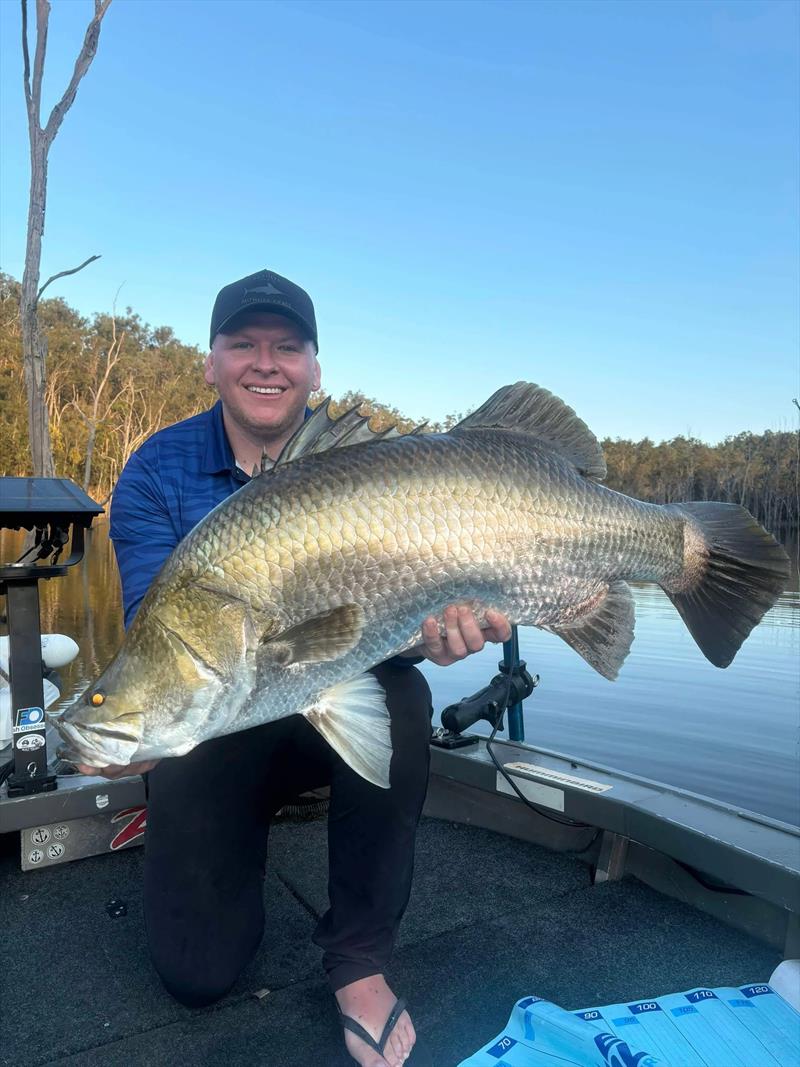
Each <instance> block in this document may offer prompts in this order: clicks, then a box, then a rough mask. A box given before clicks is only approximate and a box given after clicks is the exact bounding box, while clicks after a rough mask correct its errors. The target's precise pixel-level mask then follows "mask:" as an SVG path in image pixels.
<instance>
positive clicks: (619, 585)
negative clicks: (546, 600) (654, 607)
mask: <svg viewBox="0 0 800 1067" xmlns="http://www.w3.org/2000/svg"><path fill="white" fill-rule="evenodd" d="M633 623H634V606H633V594H632V593H631V590H630V586H629V585H628V584H627V582H613V583H612V584H611V585H610V586H609V587H608V589H605V590H603V592H602V593H601V594H600V595H599V596H598V597H595V598H594V599H593V600H592V601H591V603H589V604H587V605H585V609H584V610H583V611H582V613H581V614H580V615H578V617H577V618H575V619H573V620H572V621H571V622H564V623H559V624H557V625H552V624H551V625H548V626H546V627H544V628H545V629H547V630H551V631H552V632H553V633H554V634H558V636H559V637H561V638H563V640H564V641H566V642H567V644H568V645H570V646H571V647H572V648H574V649H575V651H576V652H577V653H578V655H579V656H583V658H584V659H585V660H586V662H587V663H588V664H589V666H590V667H594V669H595V670H596V671H597V672H598V673H599V674H602V675H603V677H604V678H608V679H609V680H610V681H612V682H613V680H614V679H615V678H616V677H617V673H618V672H619V669H620V667H621V666H622V664H623V662H624V660H625V657H626V656H627V655H628V652H629V651H630V647H631V642H632V641H633Z"/></svg>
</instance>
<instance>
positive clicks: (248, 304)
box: [208, 270, 319, 347]
mask: <svg viewBox="0 0 800 1067" xmlns="http://www.w3.org/2000/svg"><path fill="white" fill-rule="evenodd" d="M243 311H274V312H275V314H276V315H285V316H286V317H287V318H288V319H293V320H294V321H295V322H296V323H297V325H298V326H300V327H301V328H302V329H303V331H304V332H305V333H307V334H308V336H309V337H310V338H311V340H312V341H313V342H314V344H315V345H317V347H319V342H318V340H317V320H316V318H315V317H314V305H313V304H312V303H311V297H310V296H309V295H308V293H307V292H306V291H305V289H301V288H300V286H299V285H295V284H294V282H290V281H289V279H288V278H282V277H281V275H280V274H276V273H275V272H274V271H271V270H260V271H257V272H256V273H255V274H248V276H247V277H246V278H240V279H239V281H238V282H231V284H230V285H226V286H225V288H224V289H220V291H219V292H218V293H217V299H216V300H215V301H214V310H213V311H212V312H211V338H210V340H209V342H208V343H209V346H211V345H213V344H214V338H215V337H216V336H217V334H218V333H219V332H220V331H223V332H224V330H225V327H226V326H227V325H229V323H231V322H232V320H233V319H235V318H236V316H237V315H239V314H241V312H243Z"/></svg>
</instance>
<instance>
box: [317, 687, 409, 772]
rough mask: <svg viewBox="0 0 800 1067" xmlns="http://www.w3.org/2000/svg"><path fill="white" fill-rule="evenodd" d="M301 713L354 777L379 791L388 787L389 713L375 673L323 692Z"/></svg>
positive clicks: (389, 759) (390, 747)
mask: <svg viewBox="0 0 800 1067" xmlns="http://www.w3.org/2000/svg"><path fill="white" fill-rule="evenodd" d="M302 714H303V715H304V716H305V717H306V718H307V719H308V721H309V722H310V723H311V725H312V726H314V727H316V729H317V730H319V732H320V733H321V734H322V736H323V737H324V738H325V740H326V741H327V742H328V744H329V745H330V746H331V747H332V748H333V749H334V751H336V752H337V753H338V755H340V756H341V757H342V759H343V760H344V761H345V763H346V764H347V765H348V766H349V767H352V768H353V770H354V771H356V773H357V774H360V775H361V777H362V778H366V780H367V781H368V782H372V784H373V785H377V786H380V787H381V789H388V788H389V765H390V763H391V760H392V739H391V732H390V728H389V712H388V710H387V708H386V694H385V693H384V691H383V687H382V686H381V684H380V682H379V681H378V680H377V678H376V677H375V675H374V674H361V675H359V676H358V677H357V678H353V679H351V680H350V681H348V682H341V683H340V684H339V685H335V686H333V687H332V688H330V689H326V690H325V691H324V692H322V693H321V694H320V695H319V697H318V698H317V700H316V701H315V703H314V704H313V705H312V706H311V707H310V708H307V709H306V710H305V711H304V712H302Z"/></svg>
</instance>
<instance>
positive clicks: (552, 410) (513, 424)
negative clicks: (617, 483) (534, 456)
mask: <svg viewBox="0 0 800 1067" xmlns="http://www.w3.org/2000/svg"><path fill="white" fill-rule="evenodd" d="M489 428H493V429H496V430H518V431H520V432H521V433H527V434H530V435H531V436H532V437H535V438H537V440H539V441H541V443H542V444H543V445H546V446H547V447H548V448H551V449H552V450H553V451H554V452H558V453H559V455H561V456H564V457H565V458H566V459H568V460H569V461H570V463H572V464H573V465H574V466H575V467H576V468H577V469H578V471H580V473H581V474H583V475H586V477H588V478H596V479H597V480H601V479H603V478H605V476H606V461H605V459H604V458H603V450H602V448H601V447H600V443H599V441H598V440H597V438H596V437H595V435H594V434H593V433H592V431H591V430H590V429H589V427H588V426H587V425H586V423H585V422H584V421H583V419H579V418H578V416H577V415H576V414H575V412H574V411H573V410H572V408H571V407H568V406H567V405H566V404H565V403H564V401H563V400H559V398H558V397H557V396H553V394H552V393H550V392H548V391H547V389H542V388H541V387H540V386H538V385H533V384H531V383H530V382H517V383H516V384H515V385H505V386H503V388H502V389H498V390H497V392H496V393H494V394H493V395H492V396H490V397H489V399H488V400H487V401H486V403H485V404H482V405H481V406H480V407H479V408H478V410H477V411H473V412H472V414H471V415H467V417H466V418H465V419H462V420H461V422H459V423H458V425H456V426H454V427H453V429H452V430H450V433H461V432H462V431H465V430H477V429H489Z"/></svg>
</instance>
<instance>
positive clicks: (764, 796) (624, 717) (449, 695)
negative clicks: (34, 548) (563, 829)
mask: <svg viewBox="0 0 800 1067" xmlns="http://www.w3.org/2000/svg"><path fill="white" fill-rule="evenodd" d="M19 543H20V538H19V535H17V534H11V533H9V532H8V531H0V559H2V560H3V561H4V562H6V561H10V560H11V559H14V558H16V555H18V554H19V553H18V552H15V549H16V546H17V545H18V544H19ZM793 587H794V589H796V588H797V582H796V575H795V581H794V582H793ZM40 589H41V616H42V630H43V632H50V633H65V634H69V635H70V636H71V637H74V638H75V640H76V641H78V643H79V645H80V648H81V652H80V655H79V657H78V658H77V659H76V660H75V661H74V662H73V663H72V664H70V666H69V667H67V668H65V669H64V670H63V671H62V680H63V683H64V686H63V691H62V699H61V701H60V702H59V704H58V705H57V707H64V706H66V705H67V704H69V703H71V702H72V701H73V700H74V699H75V698H76V697H77V696H79V695H80V694H81V693H82V692H83V691H84V689H85V688H86V687H87V685H89V684H90V683H91V682H92V681H93V680H94V679H95V678H97V676H98V675H99V674H100V673H101V671H102V670H103V668H104V666H105V665H106V664H107V663H108V661H109V660H110V658H111V656H112V655H113V653H114V652H115V651H116V649H117V647H118V646H119V643H120V641H121V639H122V607H121V599H120V591H119V579H118V575H117V568H116V563H115V561H114V554H113V551H112V550H111V546H110V543H109V540H108V525H107V522H106V521H105V520H100V521H99V522H97V523H96V524H95V527H94V529H93V530H91V531H89V533H88V536H87V543H86V556H85V559H84V561H83V563H82V564H80V565H78V566H76V567H73V568H71V569H70V571H69V572H68V574H67V576H66V577H64V578H57V579H52V580H50V581H46V582H42V583H41V585H40ZM634 596H635V599H636V639H635V641H634V643H633V648H632V649H631V653H630V655H629V657H628V660H627V661H626V663H625V665H624V667H623V669H622V672H621V674H620V677H619V679H618V681H617V682H615V683H611V682H607V681H606V680H605V679H603V678H601V677H600V676H599V675H598V674H596V673H595V672H594V671H593V670H592V669H591V668H590V667H588V666H587V665H586V664H585V663H584V662H583V660H581V659H580V658H579V657H578V656H577V654H576V653H575V652H573V651H572V650H571V649H570V648H568V646H567V645H565V644H564V643H563V642H562V641H560V640H559V639H558V638H556V637H554V636H552V635H550V634H545V633H541V632H540V631H537V630H532V629H523V630H521V631H520V646H521V652H522V656H523V658H524V659H526V660H527V662H528V666H529V668H530V669H531V670H532V671H533V672H538V673H539V674H540V675H541V679H542V681H541V685H540V687H539V688H538V689H537V690H536V692H535V693H534V695H533V696H532V697H531V698H530V700H529V701H528V702H527V704H526V709H525V729H526V738H527V740H529V741H530V742H532V743H534V744H538V745H541V746H543V747H545V748H552V749H556V750H559V751H562V752H568V753H572V754H574V755H577V756H580V757H583V758H585V759H590V760H595V761H597V762H599V763H607V764H610V765H612V766H616V767H620V768H623V769H625V770H629V771H632V772H634V773H638V774H644V775H646V776H648V777H651V778H656V779H659V780H661V781H665V782H670V783H672V784H675V785H679V786H682V787H684V788H687V789H692V790H694V791H695V792H698V793H705V794H708V795H710V796H715V797H718V798H720V799H722V800H726V801H728V802H730V803H733V804H740V805H741V806H742V807H745V808H749V809H751V810H754V811H759V812H763V813H764V814H767V815H771V816H773V817H775V818H779V819H784V820H786V821H790V822H794V823H800V789H799V788H798V782H800V666H799V664H800V593H798V592H790V593H786V594H784V596H783V597H782V598H781V599H780V601H779V602H778V604H777V605H776V606H775V608H773V610H772V611H771V612H769V614H768V615H767V616H766V617H765V619H764V620H763V622H762V623H761V625H760V626H759V627H757V628H756V630H755V631H754V632H753V633H752V634H751V636H750V638H749V639H748V641H747V642H746V643H745V645H744V647H743V648H742V649H741V651H740V652H739V654H738V656H737V657H736V660H735V661H734V663H733V664H732V665H731V666H730V667H729V668H728V669H727V670H725V671H720V670H718V669H717V668H715V667H713V666H712V665H711V664H710V663H708V662H707V661H706V660H705V659H704V658H703V656H702V655H701V653H700V652H699V650H698V649H697V647H696V645H695V644H694V641H693V640H692V638H691V637H690V635H689V633H688V631H687V630H686V628H685V626H684V625H683V622H682V621H681V619H680V617H679V615H678V613H677V612H676V611H675V609H674V608H673V606H672V604H671V603H670V602H669V600H668V599H667V597H666V596H664V594H663V593H662V592H661V590H660V589H658V588H656V587H655V586H651V585H646V586H644V585H643V586H638V587H636V588H635V589H634ZM498 658H499V649H498V648H496V647H491V648H487V649H485V650H484V652H482V653H480V654H479V655H477V656H472V657H470V658H469V659H468V660H466V661H465V662H463V663H461V664H459V665H458V666H457V667H452V668H439V667H434V666H432V665H430V664H426V665H425V667H424V670H425V673H426V675H427V676H428V678H429V679H430V681H431V685H432V688H433V693H434V702H435V706H436V707H437V708H438V709H441V708H443V707H445V706H446V705H447V704H449V703H452V702H454V701H455V700H458V699H460V698H461V697H463V696H467V695H468V694H470V693H472V692H474V691H475V690H477V689H479V688H481V686H483V685H485V684H486V682H487V681H488V680H489V679H490V678H491V677H492V676H493V675H494V674H495V672H496V667H497V660H498Z"/></svg>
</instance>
